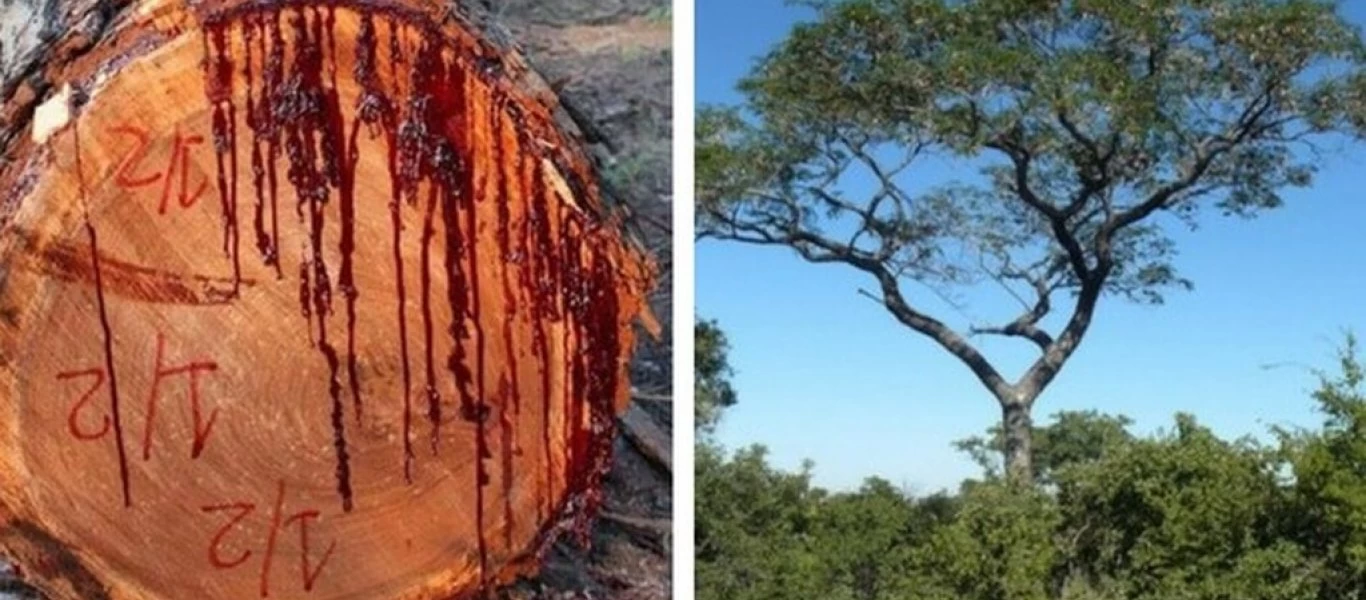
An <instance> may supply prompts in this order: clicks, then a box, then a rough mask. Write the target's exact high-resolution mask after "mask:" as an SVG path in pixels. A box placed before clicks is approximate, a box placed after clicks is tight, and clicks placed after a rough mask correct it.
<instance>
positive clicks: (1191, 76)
mask: <svg viewBox="0 0 1366 600" xmlns="http://www.w3.org/2000/svg"><path fill="white" fill-rule="evenodd" d="M805 4H806V5H808V6H809V7H811V8H813V9H814V10H815V15H816V17H815V19H813V20H812V21H810V22H807V23H803V24H800V25H798V26H796V27H795V28H794V29H793V30H792V32H791V34H790V35H789V36H788V37H787V38H786V39H785V40H783V41H782V42H781V43H780V44H779V45H778V46H777V47H776V48H775V49H774V50H773V51H772V52H771V53H769V54H768V55H767V56H765V57H764V58H763V59H762V60H761V61H759V62H758V63H757V64H756V65H755V67H754V68H753V70H752V71H751V73H750V74H749V75H748V77H747V78H745V79H744V80H743V81H742V82H741V84H740V90H741V91H742V93H743V94H744V102H743V105H741V106H726V107H717V106H712V107H705V108H703V109H702V112H701V114H700V115H699V118H698V124H697V208H698V235H699V237H712V238H718V239H725V240H734V241H740V242H746V243H751V244H761V245H772V246H783V247H787V248H790V249H793V250H795V251H796V252H797V253H798V254H799V255H800V256H801V257H802V258H804V259H806V260H808V261H811V262H814V263H837V264H844V265H848V266H850V267H853V268H854V269H857V270H858V271H861V272H863V273H865V274H867V275H868V276H869V277H870V279H871V281H872V282H873V283H875V284H876V285H875V287H874V288H873V290H875V291H869V292H865V293H866V294H867V295H869V296H871V297H873V298H874V299H875V300H876V301H877V302H879V303H880V304H882V305H883V306H885V307H886V309H887V310H888V311H889V312H890V313H891V314H892V316H893V317H895V318H896V320H897V321H898V322H899V323H900V324H902V325H904V326H906V327H908V328H910V329H911V330H913V331H915V332H917V333H920V334H922V335H925V336H927V337H929V338H930V339H932V340H934V341H935V342H936V343H938V345H939V346H941V347H942V348H943V349H944V350H946V351H948V352H949V353H951V354H952V355H953V356H955V357H957V358H958V359H959V360H961V361H962V362H963V363H964V364H965V365H966V366H967V367H968V368H969V369H970V370H971V371H972V373H973V374H974V375H975V376H976V377H977V379H978V380H979V381H980V382H981V383H982V384H983V385H984V386H985V387H986V388H987V389H988V390H989V391H990V392H991V394H992V395H993V396H994V397H995V398H996V400H997V401H998V402H999V403H1000V405H1001V408H1002V414H1003V421H1002V430H1003V431H1004V434H1005V443H1004V454H1005V462H1006V465H1007V472H1008V473H1009V474H1010V476H1011V478H1012V479H1013V480H1015V481H1028V480H1029V474H1030V473H1031V470H1032V469H1031V466H1030V423H1031V418H1030V412H1031V409H1032V407H1033V406H1034V403H1035V400H1036V399H1037V398H1038V396H1039V394H1040V393H1041V392H1042V391H1043V390H1044V389H1045V388H1046V387H1047V386H1048V385H1049V383H1050V382H1052V381H1053V380H1054V378H1055V377H1056V376H1057V374H1058V372H1059V370H1060V369H1062V367H1063V365H1064V364H1065V363H1066V362H1067V360H1068V359H1069V358H1070V357H1071V356H1072V355H1073V353H1074V352H1075V351H1076V349H1077V347H1078V344H1080V342H1081V340H1082V338H1083V337H1084V335H1085V334H1086V331H1087V329H1088V327H1089V326H1090V325H1091V322H1092V316H1093V315H1094V313H1095V310H1096V306H1097V304H1098V303H1099V302H1100V299H1101V298H1102V297H1120V298H1124V299H1128V300H1132V301H1138V302H1148V303H1159V302H1161V301H1162V297H1163V293H1164V292H1166V291H1169V290H1170V289H1172V288H1187V287H1189V286H1190V282H1189V281H1187V280H1186V279H1184V278H1182V277H1181V276H1180V275H1179V274H1178V272H1177V270H1176V269H1175V267H1174V265H1173V258H1174V253H1175V247H1174V244H1173V241H1172V240H1171V239H1170V238H1169V236H1168V234H1167V231H1166V228H1165V227H1164V225H1169V224H1171V223H1173V222H1175V223H1182V222H1184V223H1185V224H1189V225H1191V226H1194V225H1195V224H1196V223H1197V222H1198V220H1199V218H1200V217H1201V216H1202V215H1204V214H1206V213H1209V212H1211V211H1212V212H1217V213H1223V214H1226V215H1238V216H1251V215H1255V214H1257V213H1258V212H1260V211H1263V210H1266V209H1271V208H1275V207H1277V206H1279V205H1281V203H1282V193H1283V191H1284V190H1286V189H1287V188H1289V187H1305V186H1308V185H1310V184H1311V181H1312V175H1313V173H1314V171H1315V164H1316V161H1317V159H1318V155H1317V152H1318V151H1319V150H1320V149H1321V148H1322V147H1323V146H1325V145H1326V144H1325V142H1329V143H1331V142H1336V141H1340V140H1341V139H1343V137H1342V136H1343V135H1344V134H1345V135H1346V136H1349V137H1351V138H1355V137H1359V136H1360V135H1361V133H1362V132H1363V130H1366V111H1364V109H1366V104H1364V101H1366V71H1363V66H1366V51H1364V47H1363V40H1362V36H1361V34H1360V32H1359V31H1358V29H1357V27H1355V26H1354V25H1353V24H1352V23H1350V22H1348V21H1347V20H1346V19H1345V18H1344V17H1343V16H1342V15H1341V14H1339V12H1338V8H1339V7H1338V3H1336V2H1331V1H1324V0H843V1H834V0H825V1H809V2H805ZM1335 138H1336V139H1335ZM929 156H934V157H936V159H937V160H941V159H944V158H947V159H948V160H950V161H952V162H955V163H956V164H957V165H958V166H960V167H963V168H964V169H969V170H973V171H976V174H974V175H972V176H970V177H966V178H963V180H962V181H960V182H955V183H952V184H947V185H927V184H925V179H926V177H925V176H924V175H925V171H924V170H923V169H922V168H921V165H923V164H924V163H925V162H926V161H925V160H924V159H925V158H926V157H929ZM918 175H920V177H918ZM1164 215H1165V216H1167V217H1166V218H1164ZM913 284H914V285H922V286H928V287H929V288H930V289H933V290H936V291H939V292H941V293H942V292H945V291H949V292H952V291H954V290H957V291H962V289H963V288H964V287H966V286H972V289H973V290H979V289H995V290H999V291H1000V292H1001V293H1002V294H1005V295H1006V297H1007V298H1010V299H1013V300H1016V301H1018V303H1019V308H1020V310H1019V312H1018V314H1012V315H1007V316H1005V317H1004V318H1002V320H1001V321H999V322H995V323H988V324H981V323H977V324H973V325H972V326H971V327H968V328H967V329H966V330H963V329H961V328H956V327H955V326H953V325H951V324H949V322H947V321H946V320H944V319H943V318H942V315H941V316H936V315H933V314H930V312H929V311H928V310H926V308H925V306H924V303H923V302H921V301H920V300H919V299H917V298H916V297H913V296H912V295H911V294H910V293H908V290H909V286H910V285H913ZM983 284H986V285H983ZM977 286H981V287H977ZM1055 311H1058V312H1057V313H1055ZM1050 315H1051V317H1050ZM978 335H995V336H1006V337H1010V338H1017V339H1020V340H1024V341H1026V342H1028V343H1029V344H1030V345H1031V346H1032V347H1033V348H1035V349H1036V350H1037V356H1036V358H1035V359H1034V360H1033V362H1032V364H1030V365H1029V366H1028V368H1026V369H1025V370H1024V372H1023V373H1022V374H1020V375H1019V376H1018V378H1015V379H1013V380H1012V379H1009V378H1007V376H1006V375H1004V374H1003V373H1002V372H1001V371H1000V370H999V369H998V366H997V365H996V364H994V363H993V361H992V360H990V359H989V358H988V357H986V356H985V355H984V354H983V353H982V352H981V351H980V350H979V348H978V347H977V346H976V345H975V344H974V336H978Z"/></svg>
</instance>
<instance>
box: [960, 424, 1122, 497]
mask: <svg viewBox="0 0 1366 600" xmlns="http://www.w3.org/2000/svg"><path fill="white" fill-rule="evenodd" d="M1132 423H1133V422H1132V421H1130V420H1129V418H1128V417H1124V416H1111V415H1105V414H1101V413H1099V412H1096V411H1093V410H1089V411H1063V412H1060V413H1057V414H1055V415H1053V423H1052V424H1050V425H1047V426H1045V427H1035V428H1034V448H1033V450H1034V461H1033V465H1034V478H1035V481H1037V482H1039V483H1041V484H1045V485H1050V484H1053V483H1055V482H1056V477H1057V472H1058V471H1059V470H1061V469H1063V468H1065V467H1068V466H1070V465H1076V464H1086V463H1090V462H1093V461H1096V460H1099V459H1100V458H1101V457H1102V456H1103V455H1104V454H1105V453H1106V452H1107V451H1109V450H1112V449H1114V448H1117V447H1122V446H1123V445H1125V444H1126V443H1128V442H1129V441H1131V440H1132V439H1133V438H1132V436H1131V435H1129V432H1128V430H1127V428H1128V427H1129V425H1131V424H1132ZM954 445H955V446H956V447H957V448H958V449H959V450H961V451H963V452H966V453H967V454H968V455H969V456H971V457H972V459H973V461H975V462H976V463H977V464H978V465H981V467H982V469H983V470H984V471H986V473H987V476H988V477H991V478H995V477H998V476H999V474H1000V457H1001V453H1002V450H1003V449H1004V448H1005V440H1004V437H1003V433H1002V431H1001V427H1000V426H995V427H992V428H991V429H988V430H987V434H986V436H975V437H971V438H968V439H966V440H962V441H959V442H956V443H955V444H954Z"/></svg>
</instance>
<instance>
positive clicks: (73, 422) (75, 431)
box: [57, 368, 110, 442]
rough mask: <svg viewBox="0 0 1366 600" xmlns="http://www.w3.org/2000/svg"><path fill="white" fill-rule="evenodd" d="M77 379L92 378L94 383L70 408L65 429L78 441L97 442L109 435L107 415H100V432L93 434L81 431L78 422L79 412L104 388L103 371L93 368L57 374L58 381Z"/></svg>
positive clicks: (79, 418)
mask: <svg viewBox="0 0 1366 600" xmlns="http://www.w3.org/2000/svg"><path fill="white" fill-rule="evenodd" d="M77 377H94V378H95V381H94V383H91V384H90V387H89V388H88V389H86V390H85V393H84V394H81V398H80V399H79V400H77V401H76V404H75V405H74V406H72V407H71V412H70V413H68V414H67V417H66V428H67V431H70V432H71V436H72V437H74V438H76V439H78V440H81V441H87V442H88V441H92V440H98V439H100V438H102V437H104V436H105V435H107V434H108V433H109V427H110V422H109V415H107V414H106V415H100V430H99V431H96V432H94V433H91V432H89V431H85V430H82V429H81V425H80V421H81V411H82V410H84V409H85V407H86V406H88V405H89V404H90V400H91V399H93V398H94V397H95V392H98V391H100V388H101V387H103V386H104V369H101V368H93V369H85V370H83V371H64V372H61V373H58V374H57V379H58V380H67V379H75V378H77Z"/></svg>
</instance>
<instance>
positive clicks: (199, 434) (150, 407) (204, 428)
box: [142, 332, 218, 460]
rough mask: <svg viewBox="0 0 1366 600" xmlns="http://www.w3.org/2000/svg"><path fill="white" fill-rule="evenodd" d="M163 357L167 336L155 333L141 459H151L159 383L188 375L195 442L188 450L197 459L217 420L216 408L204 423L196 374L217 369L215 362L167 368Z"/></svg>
mask: <svg viewBox="0 0 1366 600" xmlns="http://www.w3.org/2000/svg"><path fill="white" fill-rule="evenodd" d="M165 354H166V336H164V335H162V334H161V333H160V332H158V333H157V353H156V366H155V367H154V368H153V371H152V393H151V394H149V395H148V396H147V425H146V427H144V428H143V431H142V460H148V459H150V458H151V457H152V429H153V428H154V427H155V426H156V414H157V396H158V392H160V391H161V380H162V379H165V378H167V377H173V376H176V375H189V377H190V412H191V413H192V415H193V419H194V442H193V444H192V445H191V447H190V458H199V453H201V452H203V451H204V443H205V442H206V441H207V440H208V438H209V432H210V431H212V430H213V424H214V422H215V421H217V420H218V409H214V410H213V411H212V412H210V413H209V419H208V421H205V420H204V415H203V411H202V410H201V408H200V402H199V375H200V374H201V373H206V372H213V371H216V370H218V363H215V362H213V361H210V360H200V361H192V362H189V363H186V364H184V365H180V366H175V367H167V366H165V362H164V360H165Z"/></svg>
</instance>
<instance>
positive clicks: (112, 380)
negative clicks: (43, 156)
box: [71, 121, 133, 507]
mask: <svg viewBox="0 0 1366 600" xmlns="http://www.w3.org/2000/svg"><path fill="white" fill-rule="evenodd" d="M71 140H72V144H73V150H74V154H75V157H76V185H77V189H78V190H79V192H80V199H81V207H82V209H83V210H84V212H85V232H86V236H87V239H88V240H89V242H90V269H91V271H92V272H93V273H94V276H95V302H96V305H97V306H98V308H99V315H100V329H101V331H102V333H103V334H104V369H105V373H107V374H108V375H109V412H110V413H111V414H112V415H113V422H114V438H115V441H116V442H117V445H118V454H119V482H120V484H121V486H122V490H123V505H124V506H125V507H128V506H132V505H133V497H132V495H131V494H130V493H129V489H128V453H127V451H126V450H125V449H124V445H123V421H122V419H120V417H119V414H120V413H119V380H118V373H117V371H115V370H114V334H113V331H111V330H110V327H109V311H108V310H107V309H106V307H105V304H104V279H103V277H101V274H100V251H99V247H100V244H99V239H98V235H97V234H96V233H95V225H94V224H93V223H91V222H90V199H89V198H88V197H87V195H86V189H85V170H84V169H83V168H82V167H81V134H80V128H79V126H78V125H77V121H72V125H71Z"/></svg>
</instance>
